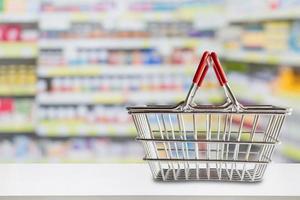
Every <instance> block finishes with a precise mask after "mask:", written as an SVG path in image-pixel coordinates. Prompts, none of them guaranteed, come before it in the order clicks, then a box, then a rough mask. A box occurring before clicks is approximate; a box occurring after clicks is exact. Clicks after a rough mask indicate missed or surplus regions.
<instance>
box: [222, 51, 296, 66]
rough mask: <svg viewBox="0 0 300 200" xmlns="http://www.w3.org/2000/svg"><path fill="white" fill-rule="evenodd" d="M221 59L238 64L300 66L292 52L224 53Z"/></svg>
mask: <svg viewBox="0 0 300 200" xmlns="http://www.w3.org/2000/svg"><path fill="white" fill-rule="evenodd" d="M221 57H222V58H223V59H226V60H231V61H239V62H250V63H262V64H271V65H282V64H283V65H292V66H297V67H298V66H300V65H299V64H300V56H299V54H297V53H294V52H284V53H266V52H259V51H258V52H247V51H233V52H230V51H226V53H223V54H222V55H221Z"/></svg>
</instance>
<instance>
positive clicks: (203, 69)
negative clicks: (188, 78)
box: [193, 51, 228, 87]
mask: <svg viewBox="0 0 300 200" xmlns="http://www.w3.org/2000/svg"><path fill="white" fill-rule="evenodd" d="M210 59H211V61H212V65H213V69H214V71H215V74H216V76H217V78H218V81H219V83H220V85H221V86H223V85H225V84H226V83H227V82H228V80H227V77H226V74H225V72H224V70H223V67H222V65H221V63H220V61H219V59H218V56H217V54H216V53H215V52H211V53H209V52H208V51H205V52H204V53H203V54H202V57H201V60H200V63H199V65H198V68H197V71H196V73H195V75H194V78H193V83H194V84H196V85H197V86H198V87H200V86H201V85H202V82H203V80H204V78H205V76H206V74H207V71H208V67H209V66H208V64H209V63H208V61H210Z"/></svg>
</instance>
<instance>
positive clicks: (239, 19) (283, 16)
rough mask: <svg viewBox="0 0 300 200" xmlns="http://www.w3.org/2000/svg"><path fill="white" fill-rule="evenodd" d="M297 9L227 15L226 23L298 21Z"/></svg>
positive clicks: (299, 15) (299, 16) (299, 14)
mask: <svg viewBox="0 0 300 200" xmlns="http://www.w3.org/2000/svg"><path fill="white" fill-rule="evenodd" d="M299 9H300V8H299V7H296V8H289V9H281V10H274V11H271V10H268V11H265V12H262V11H261V10H260V11H257V12H252V13H251V14H247V13H246V14H239V15H233V13H229V16H228V21H229V22H230V23H247V22H260V21H271V20H280V21H282V20H290V19H300V13H299Z"/></svg>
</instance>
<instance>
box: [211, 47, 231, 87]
mask: <svg viewBox="0 0 300 200" xmlns="http://www.w3.org/2000/svg"><path fill="white" fill-rule="evenodd" d="M210 57H211V59H212V61H213V67H214V70H215V73H216V75H217V78H218V80H219V83H220V85H221V86H223V85H225V84H226V83H227V82H228V80H227V77H226V74H225V72H224V70H223V67H222V65H221V63H220V61H219V58H218V56H217V54H216V53H215V52H211V53H210Z"/></svg>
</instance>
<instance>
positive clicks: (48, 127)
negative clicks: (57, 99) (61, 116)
mask: <svg viewBox="0 0 300 200" xmlns="http://www.w3.org/2000/svg"><path fill="white" fill-rule="evenodd" d="M36 130H37V134H38V135H41V136H57V137H64V136H106V137H110V136H114V137H124V136H127V137H128V136H131V137H132V138H133V137H134V135H135V129H134V127H133V126H131V125H130V124H128V123H126V124H115V123H110V124H109V123H106V124H88V123H72V122H68V121H63V120H60V121H57V120H56V121H44V122H40V123H39V125H38V127H37V129H36Z"/></svg>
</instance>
